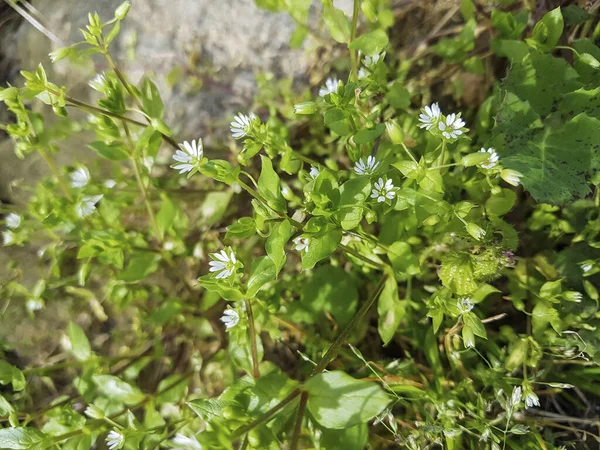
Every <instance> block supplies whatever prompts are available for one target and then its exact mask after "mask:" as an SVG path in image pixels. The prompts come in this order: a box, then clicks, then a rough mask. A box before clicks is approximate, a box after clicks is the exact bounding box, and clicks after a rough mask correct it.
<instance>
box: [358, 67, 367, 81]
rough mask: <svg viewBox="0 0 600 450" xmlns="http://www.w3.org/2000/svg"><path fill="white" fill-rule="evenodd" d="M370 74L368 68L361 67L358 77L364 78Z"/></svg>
mask: <svg viewBox="0 0 600 450" xmlns="http://www.w3.org/2000/svg"><path fill="white" fill-rule="evenodd" d="M368 76H369V71H368V70H367V69H365V68H364V67H361V68H360V69H358V79H359V80H363V79H365V78H367V77H368Z"/></svg>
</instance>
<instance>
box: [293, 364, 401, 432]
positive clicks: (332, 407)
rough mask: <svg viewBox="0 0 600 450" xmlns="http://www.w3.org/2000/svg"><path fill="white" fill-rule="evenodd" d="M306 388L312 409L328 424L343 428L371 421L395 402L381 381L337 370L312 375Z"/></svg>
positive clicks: (319, 420) (317, 416)
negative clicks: (357, 376)
mask: <svg viewBox="0 0 600 450" xmlns="http://www.w3.org/2000/svg"><path fill="white" fill-rule="evenodd" d="M304 389H305V390H306V391H307V392H308V402H307V408H308V410H309V411H310V413H311V415H312V416H313V417H314V419H315V420H316V421H317V422H318V423H319V424H320V425H322V426H324V427H326V428H333V429H342V428H348V427H352V426H355V425H359V424H361V423H365V422H368V421H369V420H371V419H372V418H373V417H375V416H377V415H378V414H380V413H381V412H382V411H383V410H384V409H385V408H386V407H387V405H389V403H390V402H391V398H390V397H389V396H388V395H387V394H386V393H385V391H384V390H383V389H381V387H379V385H377V384H375V383H371V382H364V381H360V380H357V379H355V378H352V377H351V376H350V375H347V374H346V373H344V372H342V371H337V370H336V371H331V372H325V373H321V374H319V375H316V376H314V377H312V378H310V379H309V380H308V381H307V382H306V383H305V384H304Z"/></svg>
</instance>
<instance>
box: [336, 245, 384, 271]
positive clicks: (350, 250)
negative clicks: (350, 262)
mask: <svg viewBox="0 0 600 450" xmlns="http://www.w3.org/2000/svg"><path fill="white" fill-rule="evenodd" d="M340 248H341V249H342V250H344V251H345V252H346V253H350V254H351V255H352V256H354V257H356V258H358V259H360V260H361V261H364V262H366V263H367V264H370V265H372V266H375V267H377V268H379V269H384V268H385V266H384V265H383V264H381V263H378V262H376V261H372V260H370V259H369V258H367V257H366V256H363V255H361V254H360V253H358V252H357V251H355V250H354V249H353V248H351V247H348V246H347V245H344V244H340Z"/></svg>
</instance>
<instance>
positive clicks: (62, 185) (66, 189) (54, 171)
mask: <svg viewBox="0 0 600 450" xmlns="http://www.w3.org/2000/svg"><path fill="white" fill-rule="evenodd" d="M40 154H41V155H42V158H44V160H45V161H46V164H48V167H50V170H51V171H52V174H53V175H54V176H55V177H56V179H57V180H58V184H59V185H60V188H61V190H62V191H63V193H64V194H65V197H67V199H69V201H70V202H72V201H73V197H71V193H70V192H69V187H68V186H67V183H65V180H63V177H62V176H61V175H60V172H59V171H58V168H57V167H56V164H54V161H53V160H52V158H51V157H50V155H49V154H48V153H47V152H46V150H44V149H43V148H40Z"/></svg>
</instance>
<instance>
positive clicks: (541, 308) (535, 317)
mask: <svg viewBox="0 0 600 450" xmlns="http://www.w3.org/2000/svg"><path fill="white" fill-rule="evenodd" d="M548 324H551V325H552V327H553V328H555V329H556V328H559V325H560V316H559V315H558V311H557V310H556V309H554V308H553V307H552V306H550V303H548V302H547V301H545V300H538V301H537V303H536V304H535V306H534V307H533V310H532V311H531V325H532V330H533V335H534V336H536V337H539V336H541V335H542V334H543V332H544V331H545V330H546V328H547V327H548Z"/></svg>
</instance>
